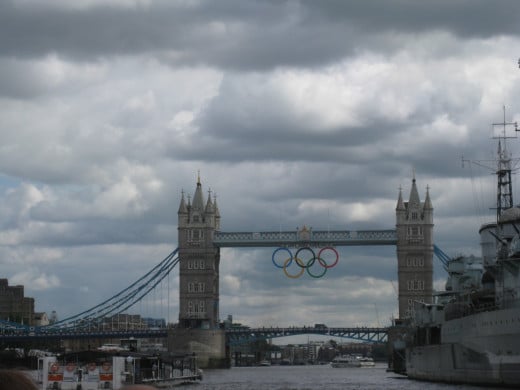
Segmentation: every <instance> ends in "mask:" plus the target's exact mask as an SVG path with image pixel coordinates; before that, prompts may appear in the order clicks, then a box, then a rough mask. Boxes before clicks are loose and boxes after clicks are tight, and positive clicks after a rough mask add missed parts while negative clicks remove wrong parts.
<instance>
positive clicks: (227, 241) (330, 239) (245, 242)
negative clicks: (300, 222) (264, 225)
mask: <svg viewBox="0 0 520 390" xmlns="http://www.w3.org/2000/svg"><path fill="white" fill-rule="evenodd" d="M396 243H397V233H396V231H395V230H390V229H389V230H330V231H312V230H310V229H302V230H296V231H284V232H282V231H280V232H215V235H214V237H213V244H214V245H215V246H218V247H276V246H287V247H293V246H300V247H301V246H313V247H326V246H360V245H396Z"/></svg>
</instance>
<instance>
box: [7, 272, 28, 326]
mask: <svg viewBox="0 0 520 390" xmlns="http://www.w3.org/2000/svg"><path fill="white" fill-rule="evenodd" d="M0 320H6V321H13V322H18V323H22V324H25V325H34V298H28V297H25V296H24V286H20V285H18V286H9V281H8V280H7V279H0Z"/></svg>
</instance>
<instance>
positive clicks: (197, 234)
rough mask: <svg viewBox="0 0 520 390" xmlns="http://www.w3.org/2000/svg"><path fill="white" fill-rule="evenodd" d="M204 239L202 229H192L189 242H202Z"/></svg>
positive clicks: (189, 233)
mask: <svg viewBox="0 0 520 390" xmlns="http://www.w3.org/2000/svg"><path fill="white" fill-rule="evenodd" d="M203 239H204V231H203V230H202V229H191V230H189V232H188V241H191V242H193V241H202V240H203Z"/></svg>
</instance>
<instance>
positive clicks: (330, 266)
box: [318, 246, 339, 268]
mask: <svg viewBox="0 0 520 390" xmlns="http://www.w3.org/2000/svg"><path fill="white" fill-rule="evenodd" d="M327 249H330V250H331V251H333V252H334V253H335V254H336V261H334V263H332V264H331V265H328V264H327V262H326V261H325V259H323V258H322V257H321V253H322V252H323V251H324V250H327ZM318 258H321V259H322V260H323V261H325V264H327V265H325V266H324V267H325V268H332V267H335V266H336V264H338V261H339V253H338V251H337V250H336V249H335V248H333V247H331V246H326V247H325V248H321V249H320V251H319V252H318ZM320 265H322V266H323V264H321V263H320Z"/></svg>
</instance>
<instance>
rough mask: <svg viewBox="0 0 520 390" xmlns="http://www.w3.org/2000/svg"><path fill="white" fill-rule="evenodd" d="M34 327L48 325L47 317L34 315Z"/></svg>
mask: <svg viewBox="0 0 520 390" xmlns="http://www.w3.org/2000/svg"><path fill="white" fill-rule="evenodd" d="M33 322H34V323H33V325H34V326H45V325H49V324H50V321H49V317H47V313H45V312H41V313H34V321H33Z"/></svg>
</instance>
